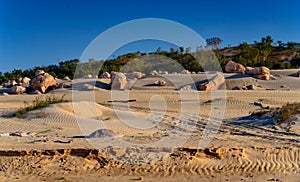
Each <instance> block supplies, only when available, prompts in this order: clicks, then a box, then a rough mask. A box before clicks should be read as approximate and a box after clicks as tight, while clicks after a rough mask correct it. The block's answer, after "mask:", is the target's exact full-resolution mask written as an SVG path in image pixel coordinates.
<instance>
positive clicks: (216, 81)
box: [199, 72, 225, 91]
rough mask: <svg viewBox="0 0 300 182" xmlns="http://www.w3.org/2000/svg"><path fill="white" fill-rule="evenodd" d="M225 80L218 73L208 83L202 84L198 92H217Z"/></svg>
mask: <svg viewBox="0 0 300 182" xmlns="http://www.w3.org/2000/svg"><path fill="white" fill-rule="evenodd" d="M224 82H225V78H224V76H223V75H222V74H221V73H220V72H217V73H216V75H214V76H213V77H212V78H211V79H210V80H209V81H208V82H206V83H203V84H201V85H200V86H199V90H203V91H210V90H218V89H219V88H220V87H221V85H222V84H224Z"/></svg>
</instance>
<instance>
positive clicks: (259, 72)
mask: <svg viewBox="0 0 300 182" xmlns="http://www.w3.org/2000/svg"><path fill="white" fill-rule="evenodd" d="M246 73H247V74H249V75H251V76H252V77H254V78H257V79H261V80H270V76H271V75H270V70H269V68H267V67H265V66H261V67H255V68H251V67H247V69H246Z"/></svg>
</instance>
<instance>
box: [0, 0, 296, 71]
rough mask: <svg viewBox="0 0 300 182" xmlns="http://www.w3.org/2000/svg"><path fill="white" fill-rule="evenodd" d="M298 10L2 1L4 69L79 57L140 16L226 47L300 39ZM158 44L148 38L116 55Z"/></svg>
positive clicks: (288, 3)
mask: <svg viewBox="0 0 300 182" xmlns="http://www.w3.org/2000/svg"><path fill="white" fill-rule="evenodd" d="M299 10H300V1H299V0H285V1H281V0H272V1H271V0H265V1H262V0H252V1H250V0H249V1H240V0H228V1H225V0H214V1H208V0H206V1H201V0H197V1H196V0H195V1H188V0H186V1H182V0H181V1H176V0H170V1H169V0H164V1H155V0H144V1H141V0H131V1H130V0H127V1H125V0H120V1H116V0H109V1H100V0H99V1H90V0H84V1H83V0H82V1H80V0H63V1H61V0H35V1H33V0H0V71H2V72H5V71H11V70H12V69H14V68H16V69H27V68H31V67H33V66H38V65H39V66H40V65H49V64H56V63H58V62H60V61H64V60H68V59H74V58H80V56H81V54H82V53H83V51H84V50H85V48H86V47H87V46H88V45H89V44H90V42H91V41H93V40H94V39H95V38H96V37H97V36H98V35H99V34H101V33H102V32H104V31H105V30H107V29H109V28H111V27H113V26H115V25H118V24H120V23H123V22H125V21H129V20H133V19H139V18H164V19H169V20H173V21H176V22H178V23H181V24H183V25H186V26H187V27H190V28H191V29H193V30H194V31H196V32H197V33H198V34H200V35H201V36H202V37H203V38H209V37H213V36H218V37H220V38H222V39H223V43H222V46H227V45H229V44H230V45H237V44H239V43H240V42H243V41H246V42H249V43H252V42H253V41H254V40H260V39H261V37H262V36H265V35H271V36H272V37H273V38H274V39H275V40H278V39H280V40H283V41H284V42H287V41H297V42H300V33H299V32H300V31H299V30H300V23H299V20H300V14H299ZM179 36H181V35H179ZM158 46H159V43H153V41H145V43H144V44H142V43H138V44H132V45H129V46H127V47H126V46H125V47H123V48H121V49H120V50H119V51H118V52H117V53H116V54H118V53H124V52H126V51H133V50H140V51H150V50H153V51H155V50H156V49H157V47H158ZM161 47H162V48H163V49H164V48H166V49H167V47H168V45H167V44H165V45H162V46H161Z"/></svg>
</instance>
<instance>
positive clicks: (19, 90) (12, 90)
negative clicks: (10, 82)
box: [11, 85, 26, 94]
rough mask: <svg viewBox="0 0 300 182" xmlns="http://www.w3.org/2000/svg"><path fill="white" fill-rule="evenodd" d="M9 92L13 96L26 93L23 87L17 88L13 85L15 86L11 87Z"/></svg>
mask: <svg viewBox="0 0 300 182" xmlns="http://www.w3.org/2000/svg"><path fill="white" fill-rule="evenodd" d="M11 92H12V93H13V94H23V93H24V92H26V88H25V87H22V86H17V85H15V86H13V87H12V88H11Z"/></svg>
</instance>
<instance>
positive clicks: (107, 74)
mask: <svg viewBox="0 0 300 182" xmlns="http://www.w3.org/2000/svg"><path fill="white" fill-rule="evenodd" d="M100 78H106V79H109V78H110V74H109V73H108V72H105V73H103V74H102V75H101V76H100Z"/></svg>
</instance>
